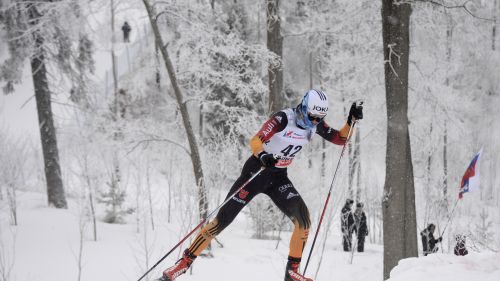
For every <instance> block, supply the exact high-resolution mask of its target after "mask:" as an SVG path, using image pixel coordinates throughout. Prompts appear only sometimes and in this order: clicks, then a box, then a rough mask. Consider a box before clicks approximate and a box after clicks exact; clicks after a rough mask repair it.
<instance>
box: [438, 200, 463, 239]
mask: <svg viewBox="0 0 500 281" xmlns="http://www.w3.org/2000/svg"><path fill="white" fill-rule="evenodd" d="M459 200H460V199H457V201H455V205H453V209H452V210H451V213H450V215H449V217H448V221H447V222H446V224H445V225H444V228H443V232H442V233H441V236H440V237H443V235H444V232H445V231H446V228H447V227H448V225H449V224H450V221H451V219H452V218H453V214H454V213H455V209H456V208H457V205H458V201H459ZM441 248H442V247H441Z"/></svg>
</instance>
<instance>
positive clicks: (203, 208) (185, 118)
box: [143, 0, 208, 219]
mask: <svg viewBox="0 0 500 281" xmlns="http://www.w3.org/2000/svg"><path fill="white" fill-rule="evenodd" d="M143 2H144V6H145V7H146V10H147V12H148V16H149V20H150V22H151V26H152V28H153V32H154V35H155V38H156V43H157V44H158V45H159V46H158V47H159V48H160V52H161V54H162V57H163V61H164V63H165V67H166V68H167V72H168V76H169V78H170V82H171V83H172V87H173V88H174V93H175V98H176V100H177V104H178V105H179V109H180V112H181V116H182V122H183V124H184V129H185V130H186V135H187V139H188V142H189V148H190V150H191V153H190V156H191V163H192V165H193V172H194V176H195V179H196V185H197V186H198V206H199V211H200V218H201V219H205V218H206V217H207V212H208V201H207V196H206V190H205V182H204V177H203V168H202V163H201V157H200V153H199V151H198V144H197V141H196V136H195V134H194V131H193V127H192V126H191V121H190V119H189V111H188V109H187V105H186V103H185V102H184V98H183V95H182V92H181V89H180V88H179V84H178V83H177V77H176V74H175V69H174V66H173V65H172V61H171V60H170V56H169V54H168V51H167V48H166V46H165V44H164V43H163V38H162V37H161V33H160V30H159V28H158V25H157V23H156V15H155V13H154V11H153V7H152V6H151V4H150V3H149V0H143Z"/></svg>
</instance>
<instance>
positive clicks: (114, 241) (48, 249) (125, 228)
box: [0, 192, 382, 281]
mask: <svg viewBox="0 0 500 281" xmlns="http://www.w3.org/2000/svg"><path fill="white" fill-rule="evenodd" d="M18 196H19V201H20V204H19V207H18V208H19V209H18V220H19V225H18V226H17V227H16V226H11V225H9V223H8V222H9V219H8V213H7V210H6V208H3V207H2V210H1V221H0V222H1V224H0V230H1V235H2V238H3V240H2V241H4V244H3V245H0V246H1V248H0V249H2V250H4V251H0V253H1V254H2V259H0V262H3V264H4V265H6V266H7V267H9V266H12V271H11V276H10V279H9V280H18V281H21V280H33V279H35V280H38V281H55V280H57V281H63V280H65V281H68V280H78V279H77V278H78V272H79V269H78V264H79V256H80V253H81V280H82V281H94V280H108V281H110V280H137V278H139V276H140V275H141V274H142V272H143V271H144V269H145V265H146V257H148V258H149V261H148V264H149V265H152V264H153V263H154V262H156V260H158V259H159V258H160V257H161V256H162V255H163V254H164V253H165V252H166V251H167V250H168V249H170V247H171V246H172V245H174V244H175V243H176V242H177V241H176V239H178V238H179V235H180V233H179V234H178V233H177V232H176V230H177V229H178V228H176V227H175V226H174V225H173V224H167V223H161V222H160V225H159V227H157V229H156V230H155V231H154V232H152V231H151V230H148V233H144V232H141V233H137V232H136V225H134V224H128V225H111V224H104V223H99V224H98V233H99V234H98V236H99V238H98V241H97V242H95V241H93V240H92V237H93V235H92V228H91V227H90V225H88V224H86V225H83V226H84V232H83V237H82V236H81V235H80V234H81V233H80V229H81V228H80V225H79V221H80V215H79V208H78V203H77V202H74V201H73V200H72V201H70V211H67V210H56V209H52V208H47V207H45V202H46V198H45V196H43V195H42V194H39V193H32V192H21V193H20V194H19V195H18ZM228 229H229V231H226V232H224V233H222V234H221V235H220V239H219V240H220V241H221V242H222V243H223V244H224V248H220V247H219V246H217V245H216V244H215V243H214V248H215V250H214V255H215V257H214V258H200V259H199V260H197V262H196V264H195V266H194V267H193V271H192V274H191V275H189V274H188V276H185V277H184V278H183V280H192V281H201V280H234V278H235V276H237V280H241V281H250V280H281V279H282V278H283V273H284V266H285V263H286V257H287V254H288V240H289V237H290V233H289V232H284V233H282V237H283V240H282V241H281V242H280V244H279V246H278V249H277V250H275V247H276V242H277V241H276V240H257V239H251V236H252V231H251V225H249V223H248V222H247V221H246V220H245V216H240V217H239V218H238V219H237V221H236V222H235V223H234V224H233V225H231V226H230V227H229V228H228ZM81 238H82V240H81V241H80V239H81ZM330 241H331V243H329V244H328V245H327V247H326V251H325V255H324V259H323V261H322V267H321V270H320V271H319V273H318V280H330V276H335V280H339V281H366V280H381V277H382V269H381V268H382V248H381V247H380V246H374V245H368V246H367V250H366V252H365V253H362V254H358V253H356V254H355V256H354V260H353V264H350V257H351V255H350V253H344V252H343V251H342V250H341V246H340V237H339V235H332V237H331V240H330ZM80 242H82V244H80ZM80 245H81V246H82V247H81V249H80ZM184 246H185V245H184ZM178 255H179V251H176V252H175V253H174V255H173V256H174V257H171V258H168V259H167V260H166V261H165V262H164V263H162V264H161V265H160V266H159V268H165V267H168V266H170V264H172V263H173V262H175V260H176V259H177V257H178ZM311 265H312V266H311V267H310V269H309V271H310V273H309V274H311V275H314V274H315V271H316V261H313V262H312V263H311ZM158 274H159V271H155V272H153V273H152V274H151V276H150V278H151V279H152V278H153V277H154V276H159V275H158ZM151 279H150V280H151Z"/></svg>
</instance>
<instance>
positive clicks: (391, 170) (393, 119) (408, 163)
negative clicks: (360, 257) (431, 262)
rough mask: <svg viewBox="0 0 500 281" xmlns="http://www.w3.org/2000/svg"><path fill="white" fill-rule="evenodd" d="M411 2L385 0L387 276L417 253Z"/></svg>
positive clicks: (385, 216) (385, 209)
mask: <svg viewBox="0 0 500 281" xmlns="http://www.w3.org/2000/svg"><path fill="white" fill-rule="evenodd" d="M410 14H411V6H410V4H400V3H394V2H393V0H382V24H383V30H382V34H383V44H384V60H385V88H386V102H387V155H386V167H387V168H386V181H385V186H384V198H383V201H382V209H383V218H384V220H383V228H384V280H385V279H388V278H389V277H390V276H389V275H390V271H391V270H392V269H393V268H394V267H395V266H396V265H397V264H398V261H399V260H401V259H404V258H407V257H416V256H417V255H418V248H417V226H416V213H415V189H414V182H413V164H412V158H411V146H410V133H409V128H408V122H409V120H408V60H409V51H410V45H409V43H410V39H409V25H410Z"/></svg>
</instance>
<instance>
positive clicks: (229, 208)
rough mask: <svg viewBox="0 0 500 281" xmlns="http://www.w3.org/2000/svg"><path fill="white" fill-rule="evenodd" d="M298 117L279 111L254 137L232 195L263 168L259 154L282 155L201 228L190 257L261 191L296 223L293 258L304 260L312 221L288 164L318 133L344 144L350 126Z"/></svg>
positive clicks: (285, 111)
mask: <svg viewBox="0 0 500 281" xmlns="http://www.w3.org/2000/svg"><path fill="white" fill-rule="evenodd" d="M294 118H295V112H294V110H293V109H286V110H283V111H280V112H278V113H275V114H274V115H273V116H272V117H271V118H270V119H269V120H268V121H267V122H266V123H264V125H263V126H262V128H261V129H260V130H259V132H257V134H256V135H255V136H254V137H253V138H252V139H251V141H250V147H251V149H252V152H253V155H252V156H250V158H248V160H247V161H246V163H245V165H244V166H243V170H242V172H241V175H240V177H239V178H238V179H237V180H236V182H235V183H234V184H233V186H232V187H231V190H230V191H229V193H228V196H230V195H231V194H233V193H234V192H235V191H236V190H238V189H239V188H240V187H241V185H242V184H243V183H244V182H245V181H246V180H248V179H249V178H250V177H251V176H252V175H253V174H254V173H256V172H258V171H259V170H260V168H261V167H262V163H261V161H260V160H259V158H258V155H259V154H260V153H262V151H265V152H268V153H273V154H275V155H276V154H277V155H278V158H279V161H278V163H277V164H276V167H268V168H266V169H264V170H263V171H262V172H261V174H260V175H258V176H257V177H255V178H254V179H253V180H252V181H251V182H250V183H249V184H248V185H247V186H246V187H245V188H243V189H242V190H241V191H240V192H239V193H238V194H237V195H236V196H234V197H233V198H232V200H229V202H228V203H227V204H226V205H224V206H223V207H222V208H221V209H220V210H219V212H218V214H217V217H216V218H215V219H214V220H212V221H211V222H210V223H208V224H207V225H206V226H205V227H204V228H203V229H202V230H201V231H200V233H199V234H198V236H197V237H196V238H195V239H194V240H193V242H192V243H191V246H190V247H189V248H188V249H187V252H188V254H189V255H190V256H192V257H193V258H194V257H196V256H198V255H199V254H200V253H201V252H202V251H203V250H204V249H205V248H206V247H207V246H208V245H209V243H210V241H211V240H212V239H213V238H214V237H215V236H216V235H217V234H219V233H220V232H221V231H222V230H224V228H226V227H227V226H228V225H229V224H230V223H231V222H232V221H233V220H234V218H235V217H236V216H237V215H238V213H239V212H240V211H241V210H242V209H243V207H245V206H246V205H247V204H248V203H249V202H250V201H251V200H252V198H254V197H255V196H256V195H257V194H259V193H264V194H266V195H267V196H269V197H270V198H271V200H272V201H273V202H274V204H276V206H277V207H278V208H279V209H280V210H281V211H282V212H283V213H285V214H286V215H287V216H288V217H289V218H290V219H291V220H292V222H293V223H294V225H295V228H294V231H293V234H292V237H291V241H290V251H289V260H291V261H296V262H300V259H301V257H302V252H303V250H304V246H305V244H306V241H307V237H308V234H309V228H310V226H311V220H310V218H309V211H308V209H307V206H306V204H305V203H304V200H303V199H302V197H301V196H300V194H299V192H298V191H297V190H296V189H295V187H294V186H293V184H292V182H291V181H290V180H289V179H288V176H287V168H286V166H288V165H289V164H290V163H291V162H292V160H293V158H294V157H295V155H296V153H297V152H299V151H300V150H301V149H302V145H303V144H306V143H307V142H309V140H310V138H311V136H312V133H314V132H315V133H317V134H319V135H320V136H322V137H323V138H325V139H326V140H328V141H330V142H332V143H335V144H338V145H343V144H344V143H345V141H346V139H347V134H348V133H349V125H348V124H346V125H345V126H344V127H343V128H342V129H341V130H340V131H337V130H334V129H332V128H330V127H329V126H328V125H327V124H326V123H325V122H324V121H321V122H320V123H319V124H317V126H316V127H315V128H314V130H305V129H302V128H300V127H298V126H297V125H296V123H295V120H294Z"/></svg>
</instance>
